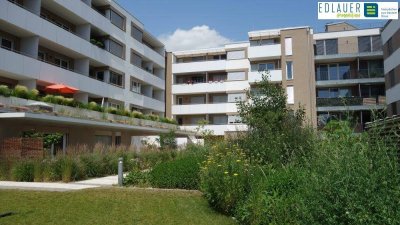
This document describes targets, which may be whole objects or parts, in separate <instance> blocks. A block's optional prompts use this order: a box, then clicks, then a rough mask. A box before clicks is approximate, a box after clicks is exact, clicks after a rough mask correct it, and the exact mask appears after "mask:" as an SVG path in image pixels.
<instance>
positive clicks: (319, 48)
mask: <svg viewBox="0 0 400 225" xmlns="http://www.w3.org/2000/svg"><path fill="white" fill-rule="evenodd" d="M316 54H317V55H335V54H338V40H337V39H326V40H317V41H316Z"/></svg>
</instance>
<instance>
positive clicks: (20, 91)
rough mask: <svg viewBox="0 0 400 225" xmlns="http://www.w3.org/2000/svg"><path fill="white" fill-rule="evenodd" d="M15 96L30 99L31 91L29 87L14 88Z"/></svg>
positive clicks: (19, 86) (18, 86)
mask: <svg viewBox="0 0 400 225" xmlns="http://www.w3.org/2000/svg"><path fill="white" fill-rule="evenodd" d="M13 93H14V96H15V97H18V98H24V99H27V98H28V97H29V90H28V88H27V87H25V86H22V85H17V86H15V88H14V91H13Z"/></svg>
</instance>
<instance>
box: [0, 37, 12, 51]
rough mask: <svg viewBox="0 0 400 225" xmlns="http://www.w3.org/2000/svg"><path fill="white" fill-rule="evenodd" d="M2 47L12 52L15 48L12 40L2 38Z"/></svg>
mask: <svg viewBox="0 0 400 225" xmlns="http://www.w3.org/2000/svg"><path fill="white" fill-rule="evenodd" d="M1 47H2V48H5V49H8V50H11V49H13V48H14V43H13V41H11V40H8V39H5V38H1Z"/></svg>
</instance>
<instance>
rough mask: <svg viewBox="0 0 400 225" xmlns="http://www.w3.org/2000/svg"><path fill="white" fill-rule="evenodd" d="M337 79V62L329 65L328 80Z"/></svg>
mask: <svg viewBox="0 0 400 225" xmlns="http://www.w3.org/2000/svg"><path fill="white" fill-rule="evenodd" d="M338 79H339V74H338V65H337V64H331V65H329V80H338Z"/></svg>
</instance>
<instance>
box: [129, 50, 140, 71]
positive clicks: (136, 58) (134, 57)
mask: <svg viewBox="0 0 400 225" xmlns="http://www.w3.org/2000/svg"><path fill="white" fill-rule="evenodd" d="M131 64H133V65H135V66H137V67H139V68H141V67H142V57H141V56H140V55H138V54H136V53H135V52H133V51H131Z"/></svg>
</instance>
